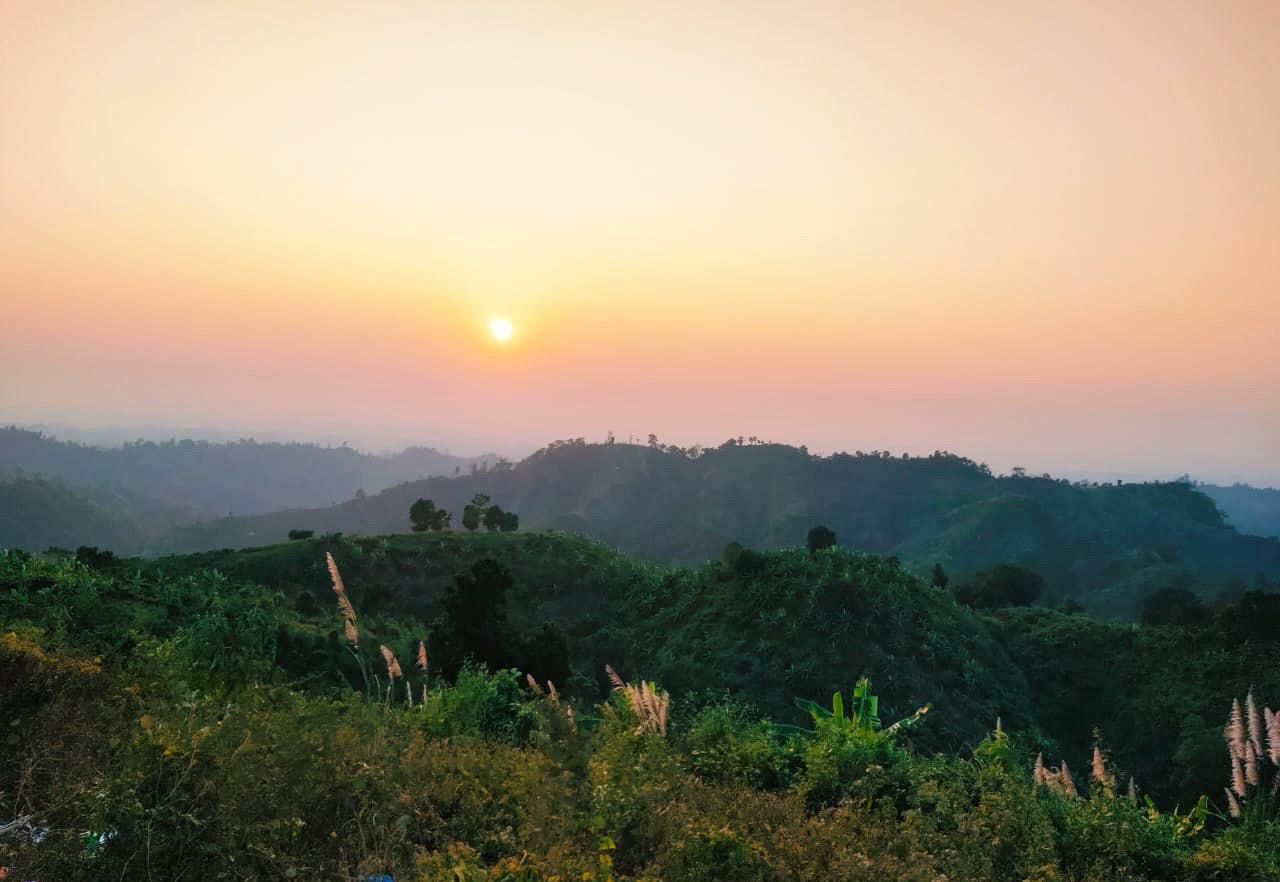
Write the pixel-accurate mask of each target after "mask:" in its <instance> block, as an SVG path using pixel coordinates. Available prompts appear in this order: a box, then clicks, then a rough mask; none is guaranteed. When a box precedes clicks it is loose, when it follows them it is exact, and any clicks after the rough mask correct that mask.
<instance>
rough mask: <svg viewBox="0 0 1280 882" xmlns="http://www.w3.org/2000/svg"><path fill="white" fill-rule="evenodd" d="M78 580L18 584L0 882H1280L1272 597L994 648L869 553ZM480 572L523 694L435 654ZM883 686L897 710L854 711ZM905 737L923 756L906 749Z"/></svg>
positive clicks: (420, 564)
mask: <svg viewBox="0 0 1280 882" xmlns="http://www.w3.org/2000/svg"><path fill="white" fill-rule="evenodd" d="M326 550H328V551H332V553H333V554H334V555H335V558H336V559H337V561H338V563H339V565H340V566H341V569H342V574H343V580H344V582H345V585H346V588H345V592H346V596H348V597H349V599H350V602H351V603H352V604H353V605H354V608H355V610H356V612H357V615H358V632H355V633H354V636H355V637H357V638H358V640H359V643H358V647H354V648H353V647H352V645H351V644H350V643H349V642H348V641H347V639H346V638H345V637H344V633H345V632H344V630H343V627H342V618H341V616H340V614H339V611H338V603H337V598H336V596H335V594H334V592H333V590H332V589H331V587H330V575H329V573H328V571H327V568H326V566H325V562H324V552H325V551H326ZM86 561H88V562H87V563H86V562H84V561H79V560H76V559H75V558H72V557H71V556H69V555H41V556H32V555H29V554H26V553H23V552H13V551H11V552H6V553H0V674H2V675H3V676H0V714H3V718H4V719H6V720H8V721H9V730H10V731H9V733H8V734H7V738H8V741H7V745H8V747H9V748H11V749H7V750H6V751H4V752H3V753H0V794H4V795H5V796H6V798H8V799H11V800H12V806H13V809H12V811H13V812H14V815H15V817H16V818H17V819H18V821H19V823H20V826H19V827H18V828H17V830H18V834H17V837H16V838H10V839H8V840H0V865H5V866H8V867H9V868H10V869H12V870H14V871H15V872H19V873H21V874H22V877H23V878H120V877H127V876H128V873H129V871H130V870H129V868H130V867H132V866H134V865H135V864H139V863H140V864H141V865H143V866H145V867H147V868H149V869H148V872H150V873H151V874H152V875H154V876H156V877H157V878H180V877H190V878H197V877H199V878H219V879H221V878H225V879H232V878H271V877H272V876H273V874H274V875H279V876H280V877H282V878H299V877H301V878H306V876H307V874H309V873H319V872H320V871H321V870H323V873H322V874H321V875H324V876H325V877H328V876H330V875H334V874H337V875H339V876H340V875H342V874H344V873H345V874H346V875H348V876H351V875H365V876H367V875H368V874H370V873H376V872H382V871H383V870H388V871H392V872H394V873H395V874H396V878H406V879H412V880H417V882H445V880H457V879H468V880H490V882H551V880H553V879H557V878H559V879H564V878H595V879H601V880H603V879H615V880H617V882H626V880H633V882H639V880H648V879H672V880H683V879H691V880H707V882H710V880H712V879H714V880H718V882H723V880H731V882H734V880H741V882H762V880H768V882H775V880H776V882H782V880H791V879H804V880H813V882H817V880H819V879H824V880H825V879H849V880H856V879H897V880H902V882H932V880H936V879H938V878H939V877H941V876H945V877H946V878H948V879H957V880H973V882H1003V880H1006V879H1041V880H1080V882H1086V880H1102V879H1112V878H1117V876H1116V869H1117V867H1123V868H1124V872H1123V875H1122V876H1120V877H1119V878H1125V879H1129V880H1133V882H1162V880H1170V882H1172V880H1178V882H1192V880H1197V882H1199V880H1203V882H1209V880H1225V879H1233V880H1246V882H1262V880H1267V879H1270V878H1274V874H1275V872H1276V871H1277V870H1278V869H1280V844H1278V843H1280V837H1277V830H1280V827H1278V826H1277V822H1275V821H1274V820H1273V817H1274V805H1273V803H1272V802H1268V801H1265V797H1264V796H1262V795H1261V794H1262V790H1261V789H1260V788H1261V785H1247V786H1250V787H1253V790H1251V791H1250V793H1251V794H1253V795H1252V796H1251V797H1250V800H1251V801H1249V802H1248V803H1247V804H1248V806H1249V810H1250V812H1251V814H1250V815H1249V818H1248V819H1247V820H1245V821H1243V822H1240V823H1235V822H1233V821H1231V819H1230V817H1229V815H1228V813H1227V806H1226V804H1225V803H1221V802H1220V796H1219V794H1221V792H1222V790H1221V788H1222V783H1223V781H1224V780H1227V781H1230V776H1229V775H1228V774H1226V773H1224V766H1228V765H1229V764H1228V763H1226V761H1225V760H1224V757H1225V756H1226V750H1225V746H1224V744H1223V740H1222V719H1223V717H1224V716H1225V714H1226V712H1227V710H1228V708H1229V707H1230V702H1231V697H1232V696H1235V695H1243V694H1244V693H1245V692H1246V691H1247V690H1248V689H1250V688H1251V687H1252V688H1253V690H1254V691H1255V693H1256V694H1258V695H1259V696H1261V697H1263V698H1265V697H1267V696H1276V695H1280V673H1277V672H1280V664H1277V662H1280V598H1277V597H1275V596H1272V595H1265V594H1261V593H1246V594H1245V595H1244V596H1243V597H1241V599H1240V600H1239V601H1237V602H1235V603H1231V604H1220V605H1219V606H1218V607H1217V608H1215V609H1212V610H1206V611H1205V614H1204V615H1202V616H1199V617H1197V618H1196V619H1195V620H1193V621H1192V622H1190V623H1189V624H1187V625H1185V626H1181V627H1152V626H1142V625H1125V624H1117V623H1107V622H1100V621H1097V620H1094V619H1090V618H1088V617H1086V616H1083V615H1067V614H1063V613H1061V612H1056V611H1053V610H1048V609H1034V610H1028V609H1011V610H998V611H996V612H994V613H992V614H989V615H984V614H979V613H975V612H973V611H971V610H969V609H967V608H965V607H962V606H959V605H958V604H957V603H956V602H955V600H954V599H953V597H952V595H951V594H950V593H948V592H947V591H946V590H944V589H941V588H936V587H933V586H931V585H928V584H926V583H925V582H924V581H922V580H921V579H919V578H917V577H915V576H913V575H911V574H910V573H908V572H907V571H905V570H904V569H903V568H902V566H901V565H900V564H898V563H897V562H895V561H894V560H892V559H888V558H884V557H880V556H878V555H872V554H866V553H861V552H851V551H846V550H842V549H840V548H827V549H824V550H821V551H817V552H815V553H812V554H811V553H809V552H808V551H804V550H798V549H791V550H784V551H778V552H757V551H752V550H749V549H743V548H740V547H735V548H731V549H728V550H727V551H726V554H725V555H723V556H722V557H720V558H718V559H717V560H715V561H713V562H710V563H707V564H703V565H700V566H696V567H665V566H655V565H651V564H647V563H644V562H640V561H638V560H636V559H634V558H631V557H629V556H627V555H624V554H622V553H620V552H618V551H616V550H614V549H612V548H610V547H608V546H606V545H603V544H601V543H598V542H594V541H590V540H586V539H583V538H581V537H578V536H573V535H568V534H564V533H542V532H530V533H515V534H451V533H444V534H412V535H393V536H371V537H334V536H330V537H324V538H318V539H308V540H298V541H294V542H290V543H288V544H281V545H273V546H267V547H261V548H254V549H248V550H243V551H214V552H205V553H200V554H193V555H179V556H170V557H165V558H160V559H154V560H146V559H132V560H115V559H111V558H108V557H89V558H86ZM486 568H487V569H486ZM486 572H487V573H491V574H497V576H498V578H499V581H502V582H503V584H509V588H507V589H506V602H505V603H499V604H498V606H494V607H491V608H488V612H486V613H485V618H484V620H483V621H482V622H481V624H482V625H483V627H481V628H480V629H478V630H473V631H471V632H468V633H471V634H472V635H473V637H474V638H475V639H476V641H477V642H475V643H471V644H468V645H466V646H464V647H463V648H464V649H466V650H468V651H471V652H473V653H479V652H483V651H484V642H485V641H486V640H488V638H489V637H492V636H493V634H494V633H496V632H498V631H501V630H503V629H506V628H508V627H509V628H510V629H511V630H512V632H513V633H514V634H515V635H516V636H517V637H519V638H520V639H521V640H523V639H524V638H526V637H528V636H530V635H534V636H537V637H539V638H540V639H544V638H545V639H546V643H547V645H542V646H540V645H538V641H536V640H535V641H532V642H528V641H526V642H517V643H516V644H513V645H516V646H517V647H518V651H519V652H523V653H526V654H527V660H528V661H529V663H530V664H525V659H520V658H516V659H513V661H514V663H515V668H516V669H515V670H509V671H500V672H494V673H487V672H484V671H481V670H476V669H474V668H469V667H463V668H462V669H461V670H460V671H458V673H457V674H456V676H454V675H452V674H449V673H448V672H447V671H446V670H445V669H443V668H442V667H441V664H442V662H441V661H440V659H441V658H442V657H444V656H447V654H448V652H449V651H451V648H452V647H450V646H449V645H447V644H443V645H442V644H441V643H440V642H439V639H440V638H441V635H444V636H445V638H446V639H448V635H449V634H450V633H453V632H450V631H449V628H450V627H451V626H452V625H451V623H453V622H454V621H455V619H454V617H455V616H456V615H459V614H462V615H467V614H469V613H468V611H467V610H468V609H471V610H472V611H474V609H473V607H472V606H468V605H469V604H472V602H473V601H474V600H475V593H476V592H483V591H485V590H487V588H486V587H485V583H484V578H483V577H482V575H481V574H483V573H486ZM503 580H505V581H503ZM487 584H488V587H492V584H493V583H492V582H490V583H487ZM459 602H461V604H462V605H461V606H459V605H458V604H459ZM548 628H549V629H550V630H548ZM457 633H462V632H457ZM547 635H550V636H549V637H547ZM419 640H425V641H426V643H427V649H428V656H429V659H430V661H429V662H428V666H427V670H426V671H425V672H422V671H418V670H416V669H415V667H414V666H413V662H412V660H413V659H414V658H415V656H416V649H417V646H418V641H419ZM559 641H563V643H564V644H565V645H566V647H567V655H568V663H569V670H568V672H567V676H565V677H564V678H562V679H560V680H559V681H558V682H559V685H560V689H561V692H562V693H563V694H562V695H559V696H548V695H546V694H545V693H546V687H543V686H539V690H540V691H537V692H536V691H534V690H532V689H531V688H529V687H528V686H526V685H524V683H523V678H522V677H520V676H519V674H518V672H523V671H527V670H531V667H530V665H536V664H539V663H540V662H541V660H542V659H544V658H545V657H547V652H546V651H547V650H551V649H554V646H552V645H551V644H555V643H557V642H559ZM384 646H385V648H386V650H388V651H390V652H391V653H393V654H394V655H395V656H397V657H398V658H399V660H400V664H401V665H402V667H403V669H404V671H403V675H402V676H400V677H399V678H398V679H395V680H391V681H388V673H389V671H390V668H389V665H388V664H387V663H386V662H385V660H384V658H383V657H382V655H381V649H382V647H384ZM605 664H612V665H613V666H614V667H615V668H616V669H617V671H618V672H619V673H620V674H621V676H622V677H623V678H624V679H626V680H627V681H629V682H630V683H632V684H633V685H634V684H638V683H639V681H640V679H641V678H646V679H647V678H653V679H654V680H655V681H656V684H657V685H653V686H645V687H644V689H645V690H648V691H647V693H645V694H648V695H649V696H651V698H650V699H645V700H647V701H650V702H651V704H649V705H643V706H642V707H649V708H650V711H644V710H643V709H642V710H636V709H635V708H636V707H639V706H640V705H636V704H635V703H634V702H633V701H631V700H629V699H627V698H626V697H625V695H624V693H622V692H618V691H614V692H612V697H609V696H610V691H609V690H610V685H611V684H610V682H609V680H608V679H607V677H606V675H605V671H604V665H605ZM862 674H869V675H870V676H871V677H872V680H873V682H874V683H875V684H876V688H877V691H878V692H879V693H880V696H881V698H880V702H879V705H878V709H873V710H871V711H868V710H867V705H866V704H865V703H860V701H859V700H858V699H856V698H855V697H854V696H851V695H850V693H849V691H848V690H849V687H850V686H851V685H852V684H853V682H854V681H855V679H856V678H857V677H858V676H859V675H862ZM388 682H391V683H392V684H393V686H392V687H391V688H390V689H388V687H387V684H388ZM406 683H407V684H409V687H410V688H411V689H412V690H413V692H412V694H413V700H412V702H410V701H409V698H408V695H407V694H406V687H405V684H406ZM663 690H670V692H671V701H670V703H669V704H668V703H667V699H666V698H665V697H664V696H665V692H663ZM836 691H840V692H842V693H843V694H844V695H845V696H846V697H848V700H849V702H850V703H849V704H848V705H847V706H846V705H843V704H841V705H840V706H839V707H838V708H834V709H833V712H832V713H831V714H830V715H828V716H824V715H823V714H822V713H818V714H817V716H816V717H815V718H812V719H811V718H810V717H809V716H808V713H807V711H802V710H801V707H805V708H808V707H811V706H810V705H801V706H797V704H796V700H797V699H816V700H817V701H818V702H820V703H821V704H822V705H826V706H832V699H831V698H830V696H831V694H832V693H833V692H836ZM653 696H657V697H656V698H653ZM653 701H660V702H661V705H662V710H661V712H660V713H659V712H657V711H652V707H653V705H652V702H653ZM924 702H929V703H930V704H931V706H932V707H931V709H930V710H929V711H928V712H927V713H926V714H924V715H922V716H921V715H915V714H913V711H915V710H916V708H917V707H918V706H919V705H920V704H922V703H924ZM570 707H571V708H572V710H573V713H572V715H571V714H570V713H569V710H568V708H570ZM668 710H669V717H668ZM835 710H838V713H836V712H835ZM866 714H870V716H866ZM900 718H906V719H908V720H910V721H912V726H911V727H910V728H908V729H906V730H903V731H902V732H900V733H896V734H893V733H891V732H890V731H889V729H888V728H887V727H888V724H889V723H890V722H892V721H894V720H897V719H900ZM875 719H878V720H880V721H882V724H883V727H882V728H879V729H877V726H876V724H875V722H874V720H875ZM997 720H999V722H997ZM993 729H995V730H996V731H995V733H994V734H992V730H993ZM1099 741H1100V743H1101V744H1102V746H1103V747H1104V748H1105V756H1104V759H1103V760H1102V762H1103V763H1104V764H1105V773H1106V774H1107V775H1115V774H1118V775H1120V776H1121V777H1120V778H1119V781H1120V782H1123V781H1124V780H1126V778H1127V776H1128V775H1130V774H1132V775H1134V776H1135V778H1136V782H1137V783H1136V786H1137V788H1138V791H1139V792H1141V793H1143V794H1149V795H1150V796H1152V797H1153V799H1154V800H1155V801H1154V802H1152V803H1151V804H1149V805H1143V804H1139V803H1135V802H1133V801H1131V800H1130V799H1129V798H1128V797H1126V796H1125V795H1124V791H1123V788H1122V787H1121V786H1120V785H1119V784H1117V783H1115V782H1112V781H1111V780H1110V779H1108V778H1106V777H1105V776H1104V778H1103V779H1101V780H1093V781H1092V782H1089V781H1087V778H1088V774H1087V772H1086V771H1085V770H1087V769H1088V768H1089V765H1090V762H1089V758H1090V756H1091V754H1092V751H1093V748H1094V745H1095V744H1097V743H1099ZM936 751H941V753H935V752H936ZM1041 751H1043V752H1044V754H1045V758H1046V761H1048V762H1050V763H1052V764H1053V765H1054V766H1056V765H1057V764H1058V763H1059V762H1064V764H1065V762H1068V761H1069V762H1070V764H1071V766H1072V767H1073V768H1074V769H1076V774H1075V776H1074V778H1072V779H1071V788H1072V789H1075V788H1077V787H1078V788H1079V790H1080V791H1081V792H1082V793H1083V792H1085V791H1086V788H1087V796H1088V798H1087V799H1086V798H1081V797H1078V796H1073V795H1071V793H1070V792H1068V791H1066V790H1064V789H1063V788H1064V787H1065V786H1066V785H1064V784H1063V783H1062V777H1061V775H1060V774H1059V773H1055V774H1056V775H1058V777H1057V778H1055V781H1056V783H1054V784H1053V785H1052V786H1050V785H1048V784H1045V783H1044V782H1043V781H1040V782H1039V783H1036V782H1035V781H1033V779H1032V776H1031V769H1032V764H1033V760H1034V758H1035V756H1036V754H1037V752H1041ZM1228 771H1229V769H1228ZM1250 774H1252V773H1250ZM1265 774H1267V775H1268V776H1271V775H1274V774H1275V772H1274V771H1273V770H1271V766H1270V765H1267V768H1266V770H1265ZM1268 786H1269V785H1268ZM1203 793H1209V794H1211V798H1213V799H1214V800H1215V802H1214V803H1209V802H1207V801H1206V802H1203V803H1199V802H1198V800H1199V797H1200V795H1201V794H1203ZM1175 804H1181V805H1182V806H1183V807H1184V808H1183V810H1182V811H1181V812H1177V811H1174V810H1173V808H1172V807H1173V806H1174V805H1175ZM1196 805H1200V806H1202V807H1201V808H1195V809H1193V810H1192V811H1191V812H1190V813H1188V812H1187V809H1186V807H1188V806H1196ZM22 825H25V826H22ZM26 829H34V830H36V831H37V832H38V834H39V835H38V836H37V835H28V834H24V833H23V831H24V830H26ZM86 831H87V832H86Z"/></svg>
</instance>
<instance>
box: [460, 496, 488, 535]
mask: <svg viewBox="0 0 1280 882" xmlns="http://www.w3.org/2000/svg"><path fill="white" fill-rule="evenodd" d="M488 510H489V497H488V496H486V495H485V494H483V493H477V494H476V495H475V496H473V497H472V498H471V501H470V502H468V503H467V505H466V507H465V508H463V509H462V526H464V527H466V528H467V529H468V530H472V531H474V530H478V529H480V524H481V523H483V521H484V516H485V512H487V511H488Z"/></svg>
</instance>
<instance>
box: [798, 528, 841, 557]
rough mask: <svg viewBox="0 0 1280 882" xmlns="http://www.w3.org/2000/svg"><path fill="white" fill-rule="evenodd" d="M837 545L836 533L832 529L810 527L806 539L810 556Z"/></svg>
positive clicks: (805, 542)
mask: <svg viewBox="0 0 1280 882" xmlns="http://www.w3.org/2000/svg"><path fill="white" fill-rule="evenodd" d="M835 544H836V533H835V531H834V530H832V529H831V528H830V527H821V526H819V527H810V528H809V532H808V534H807V535H806V536H805V537H804V545H805V548H808V549H809V553H810V554H814V553H816V552H819V551H822V550H823V549H824V548H831V547H832V546H834V545H835Z"/></svg>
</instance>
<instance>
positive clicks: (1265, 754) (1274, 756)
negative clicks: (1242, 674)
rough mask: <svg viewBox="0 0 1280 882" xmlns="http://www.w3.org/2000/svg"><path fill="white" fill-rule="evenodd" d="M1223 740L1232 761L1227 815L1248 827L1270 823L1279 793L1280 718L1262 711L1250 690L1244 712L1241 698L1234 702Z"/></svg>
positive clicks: (1270, 711)
mask: <svg viewBox="0 0 1280 882" xmlns="http://www.w3.org/2000/svg"><path fill="white" fill-rule="evenodd" d="M1222 737H1223V740H1224V741H1225V742H1226V747H1227V756H1228V757H1229V759H1230V761H1231V780H1230V784H1229V786H1227V787H1226V788H1224V793H1225V794H1226V796H1227V811H1228V814H1229V815H1230V816H1231V817H1232V818H1240V819H1242V820H1244V821H1245V823H1247V824H1252V823H1255V822H1265V821H1268V820H1270V819H1271V818H1273V817H1274V815H1275V812H1276V809H1277V792H1278V791H1280V717H1278V716H1277V715H1276V713H1275V712H1274V711H1272V710H1271V708H1269V707H1268V708H1262V709H1261V710H1260V709H1259V704H1258V702H1257V700H1256V699H1255V698H1254V695H1253V690H1252V689H1250V690H1249V692H1248V693H1247V694H1246V695H1245V699H1244V708H1243V710H1242V709H1241V706H1240V699H1238V698H1236V699H1232V702H1231V712H1230V714H1229V715H1228V717H1227V723H1226V725H1225V726H1224V727H1223V730H1222Z"/></svg>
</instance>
